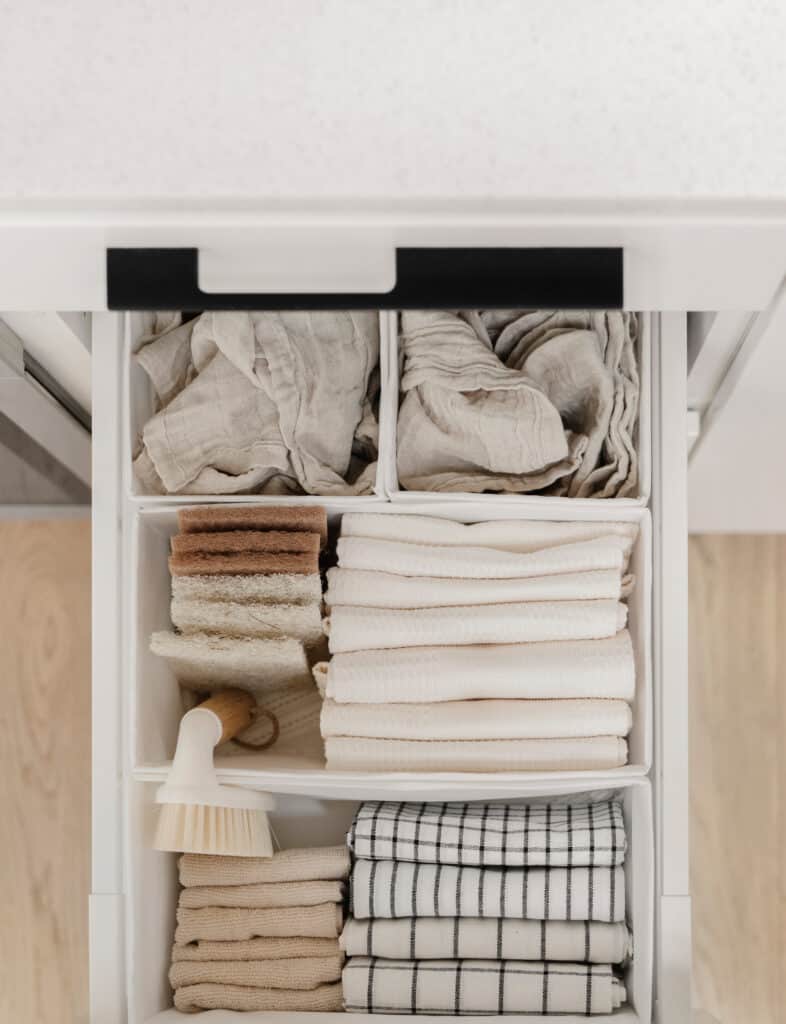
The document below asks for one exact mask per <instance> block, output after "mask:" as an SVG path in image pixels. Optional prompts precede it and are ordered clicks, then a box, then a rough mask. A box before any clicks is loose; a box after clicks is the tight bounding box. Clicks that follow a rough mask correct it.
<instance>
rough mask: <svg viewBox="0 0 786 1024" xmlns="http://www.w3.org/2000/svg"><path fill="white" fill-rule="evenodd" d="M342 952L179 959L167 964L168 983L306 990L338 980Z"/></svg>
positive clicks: (179, 986)
mask: <svg viewBox="0 0 786 1024" xmlns="http://www.w3.org/2000/svg"><path fill="white" fill-rule="evenodd" d="M343 959H344V958H343V957H342V956H323V957H295V958H293V959H290V960H215V961H212V962H211V961H209V960H202V961H187V960H179V961H176V962H175V963H173V964H172V966H171V967H170V968H169V984H170V985H171V986H172V988H174V989H178V988H182V987H183V986H184V985H248V986H250V987H253V988H284V989H287V988H288V989H299V990H304V991H305V990H308V989H314V988H317V987H318V986H319V985H324V984H325V983H327V982H331V981H338V980H339V979H340V977H341V968H342V966H343Z"/></svg>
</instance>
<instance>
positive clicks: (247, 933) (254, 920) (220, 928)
mask: <svg viewBox="0 0 786 1024" xmlns="http://www.w3.org/2000/svg"><path fill="white" fill-rule="evenodd" d="M341 921H342V912H341V906H340V905H339V904H337V903H321V904H319V905H318V906H316V907H275V908H267V909H265V910H258V909H257V910H251V909H247V908H241V907H231V908H230V907H204V908H202V909H200V910H191V909H189V908H188V907H178V910H177V928H176V929H175V942H176V943H177V944H178V945H180V946H183V945H185V944H186V943H187V942H198V941H199V940H202V939H204V940H207V941H210V942H233V941H236V940H238V941H243V940H245V939H255V938H264V937H265V936H270V937H272V938H287V937H292V936H303V937H306V938H323V939H337V938H338V936H339V934H340V933H341Z"/></svg>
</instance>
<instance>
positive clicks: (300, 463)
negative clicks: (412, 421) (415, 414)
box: [134, 311, 379, 494]
mask: <svg viewBox="0 0 786 1024" xmlns="http://www.w3.org/2000/svg"><path fill="white" fill-rule="evenodd" d="M135 359H136V361H137V363H138V364H139V365H140V366H141V367H142V369H143V370H144V371H145V372H146V373H147V375H148V377H149V378H150V382H151V384H152V387H153V391H154V394H155V399H156V408H157V411H156V412H155V414H154V415H153V416H152V417H151V419H149V420H148V422H147V423H146V424H145V426H144V428H143V430H142V435H141V438H140V440H139V447H138V450H137V453H136V456H135V459H134V469H135V472H136V475H137V478H138V480H139V481H140V483H141V485H142V487H143V488H144V489H145V491H147V492H150V493H155V494H158V493H165V494H239V493H261V492H265V493H278V494H281V493H293V494H299V493H305V494H366V493H370V492H371V490H372V488H373V484H374V478H375V474H376V457H377V454H376V452H377V435H378V426H377V422H376V416H375V414H374V411H373V405H374V401H375V397H376V391H377V390H378V366H379V320H378V317H377V315H376V314H375V313H373V312H343V311H336V312H318V313H314V312H293V313H279V312H259V313H246V312H222V313H203V314H202V315H201V316H199V317H198V318H197V319H196V320H192V321H189V322H188V323H185V324H182V323H181V324H178V325H177V326H175V327H172V328H170V329H169V330H166V331H165V332H164V333H163V334H159V335H158V336H156V337H153V338H152V339H151V340H149V341H147V342H146V343H145V344H143V345H142V346H141V347H140V348H139V350H138V351H137V353H136V355H135ZM353 456H354V457H353Z"/></svg>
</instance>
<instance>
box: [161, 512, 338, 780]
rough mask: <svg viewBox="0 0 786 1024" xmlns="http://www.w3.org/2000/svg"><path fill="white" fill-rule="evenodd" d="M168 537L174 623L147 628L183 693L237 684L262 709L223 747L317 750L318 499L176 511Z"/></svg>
mask: <svg viewBox="0 0 786 1024" xmlns="http://www.w3.org/2000/svg"><path fill="white" fill-rule="evenodd" d="M178 522H179V526H180V533H178V534H176V535H175V536H173V537H172V539H171V555H170V557H169V569H170V572H171V575H172V601H171V606H170V614H171V618H172V624H173V625H174V627H175V631H167V632H158V633H154V634H153V636H152V638H151V643H150V646H151V650H152V651H153V653H154V654H158V655H160V656H161V657H164V658H167V659H168V660H169V661H170V663H171V665H172V668H173V670H174V672H175V674H176V676H177V678H178V680H179V682H180V684H181V687H182V688H183V689H184V691H186V692H187V693H191V694H196V693H198V694H204V693H206V692H210V691H214V690H218V689H222V688H224V687H226V686H238V687H240V688H241V689H244V690H248V691H250V692H252V693H253V694H254V696H255V697H256V699H257V703H258V705H259V707H260V708H262V709H263V711H265V712H267V714H262V715H258V717H257V718H256V719H255V721H254V722H253V723H252V724H251V726H249V728H248V729H246V730H245V731H244V732H243V733H241V735H240V737H239V739H240V741H241V743H240V744H235V743H229V744H225V746H224V747H223V748H222V752H223V753H232V752H235V751H242V750H244V749H246V745H251V746H255V747H256V746H263V745H264V746H267V745H269V743H268V741H269V740H271V739H272V738H273V737H274V734H275V730H274V727H273V724H272V721H273V720H272V718H271V716H275V721H276V723H277V726H278V736H277V738H276V739H275V750H276V753H277V754H297V755H299V756H306V757H315V758H319V759H320V760H321V758H322V742H321V739H320V735H319V714H320V710H321V706H322V701H321V698H320V695H319V692H318V690H317V688H316V686H315V685H314V681H313V679H312V678H311V673H310V666H311V665H312V664H313V662H314V661H315V660H316V659H317V658H318V657H319V655H320V650H322V649H323V648H324V636H323V632H322V582H321V577H320V573H319V554H320V550H321V548H322V547H323V545H324V544H325V542H326V540H327V516H326V513H325V510H324V508H320V507H317V506H302V505H301V506H294V505H290V506H272V505H271V506H267V505H262V506H255V507H242V506H235V507H227V506H223V507H194V508H182V509H179V510H178Z"/></svg>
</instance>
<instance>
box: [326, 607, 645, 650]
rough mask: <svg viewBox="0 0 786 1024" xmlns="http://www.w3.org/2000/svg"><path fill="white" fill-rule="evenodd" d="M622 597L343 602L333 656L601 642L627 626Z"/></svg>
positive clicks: (335, 617)
mask: <svg viewBox="0 0 786 1024" xmlns="http://www.w3.org/2000/svg"><path fill="white" fill-rule="evenodd" d="M627 618H628V609H627V608H626V607H625V605H624V604H620V603H619V602H618V601H530V602H522V603H520V604H494V605H473V606H467V607H465V606H460V607H457V608H416V609H411V608H360V607H355V606H354V605H339V606H338V607H336V608H333V609H331V613H330V615H329V617H328V618H326V619H325V625H324V628H325V632H326V633H327V635H328V640H329V644H330V653H331V654H343V653H345V652H347V651H372V650H382V649H385V648H391V647H431V646H444V647H451V646H454V645H464V644H517V643H531V642H533V641H549V640H599V639H601V638H603V637H610V636H614V635H615V634H616V633H618V632H619V631H620V630H621V629H624V628H625V624H626V622H627Z"/></svg>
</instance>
